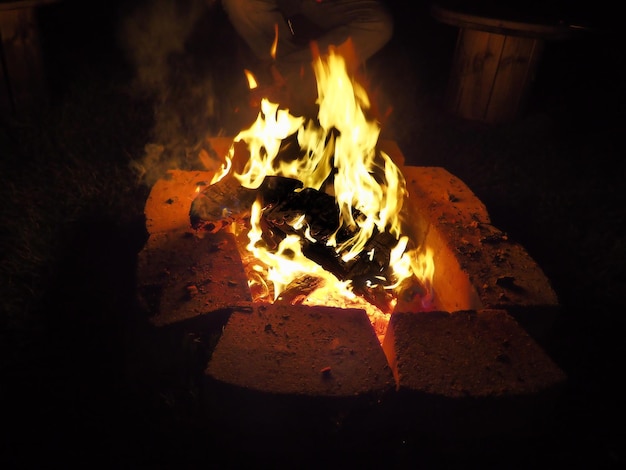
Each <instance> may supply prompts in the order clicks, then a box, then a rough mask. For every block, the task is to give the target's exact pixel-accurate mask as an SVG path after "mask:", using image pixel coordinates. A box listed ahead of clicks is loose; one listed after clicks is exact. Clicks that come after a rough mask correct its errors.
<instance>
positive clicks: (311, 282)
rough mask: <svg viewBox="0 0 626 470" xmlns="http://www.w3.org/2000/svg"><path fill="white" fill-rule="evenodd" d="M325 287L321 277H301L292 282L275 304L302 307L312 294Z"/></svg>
mask: <svg viewBox="0 0 626 470" xmlns="http://www.w3.org/2000/svg"><path fill="white" fill-rule="evenodd" d="M323 285H324V279H322V278H321V277H317V276H308V275H307V276H301V277H299V278H298V279H294V280H293V281H292V282H290V283H289V284H288V285H287V287H286V288H285V289H284V290H283V291H282V292H281V293H280V296H279V297H278V298H277V299H276V301H275V302H274V303H275V304H277V305H281V304H282V305H300V304H302V303H303V302H304V301H305V300H306V298H307V297H308V296H309V295H310V294H311V293H312V292H314V291H315V290H317V289H319V288H320V287H322V286H323Z"/></svg>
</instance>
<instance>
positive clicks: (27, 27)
mask: <svg viewBox="0 0 626 470" xmlns="http://www.w3.org/2000/svg"><path fill="white" fill-rule="evenodd" d="M57 1H58V0H22V1H13V2H5V1H0V40H1V41H0V117H2V118H8V117H18V118H22V117H26V116H29V115H31V114H32V113H34V112H36V111H37V110H38V109H39V108H40V107H41V105H42V104H45V103H46V101H47V90H46V81H45V74H44V67H43V59H42V53H41V45H40V42H39V27H38V23H37V16H36V9H37V7H39V6H41V5H45V4H50V3H55V2H57Z"/></svg>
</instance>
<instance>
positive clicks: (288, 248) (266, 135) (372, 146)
mask: <svg viewBox="0 0 626 470" xmlns="http://www.w3.org/2000/svg"><path fill="white" fill-rule="evenodd" d="M274 52H275V51H274V49H273V53H274ZM313 66H314V71H315V75H316V78H317V86H318V101H317V103H318V105H319V114H318V119H317V122H313V121H312V120H308V121H307V120H306V119H305V118H303V117H298V116H293V115H291V114H290V113H289V110H287V109H281V108H280V106H279V104H276V103H271V102H270V101H269V100H268V99H262V100H261V111H260V112H259V114H258V116H257V119H256V121H255V122H254V123H253V124H252V126H251V127H250V128H248V129H246V130H243V131H241V132H240V133H239V134H238V135H237V136H236V137H235V139H234V142H233V145H232V146H231V148H230V150H229V155H228V156H227V163H226V164H225V165H224V167H223V168H222V171H221V172H220V173H219V176H217V175H216V178H217V179H219V178H222V177H223V176H224V175H225V174H227V173H228V172H229V171H230V162H231V161H232V159H233V158H234V152H235V143H238V142H243V143H245V144H246V146H247V149H248V151H249V159H248V160H247V162H246V164H245V167H244V168H243V170H242V172H241V173H234V176H235V177H236V178H237V179H238V180H239V182H240V183H241V185H242V186H244V187H247V188H252V189H255V188H258V187H259V186H260V185H261V183H262V182H263V181H264V179H265V177H266V176H283V177H288V178H294V179H297V180H299V181H301V182H302V183H303V186H304V188H312V189H315V190H318V191H322V192H325V193H327V194H331V195H333V196H334V198H335V201H336V203H337V206H338V209H339V215H340V222H339V226H338V227H337V229H336V230H335V232H334V233H333V234H332V236H330V237H329V238H328V239H327V241H326V244H327V245H326V246H328V247H332V248H333V249H334V250H335V252H336V253H337V255H338V256H339V257H340V258H341V260H343V261H344V262H346V263H347V262H350V261H351V260H353V259H354V258H355V257H357V256H362V253H363V251H364V249H365V248H366V246H367V244H368V241H369V240H370V239H371V238H372V236H373V235H375V234H377V233H389V234H391V235H392V236H393V237H394V238H395V239H396V241H397V243H396V245H395V247H393V248H392V249H391V252H390V260H389V266H390V268H391V272H392V273H393V274H392V275H391V276H387V277H391V278H385V276H384V275H382V274H381V276H377V277H376V278H375V279H371V280H370V281H369V282H370V283H371V284H372V285H375V284H377V283H379V284H382V285H383V286H385V289H388V290H390V291H392V290H393V289H396V288H398V286H400V285H401V284H402V282H403V281H404V280H405V279H407V278H410V277H412V276H415V277H416V278H417V279H419V280H420V281H421V282H422V284H423V285H424V286H425V287H426V288H427V289H428V290H429V291H430V285H431V280H432V276H433V274H434V263H433V261H432V258H433V257H432V252H431V251H430V250H427V249H423V250H421V251H419V252H418V249H417V247H415V246H411V241H410V239H409V237H408V236H407V235H405V234H404V228H405V227H404V226H403V212H402V208H403V203H404V201H405V200H406V198H407V197H408V191H407V187H406V181H405V179H404V176H403V175H402V172H401V171H400V169H399V168H398V166H396V164H395V163H394V162H393V161H392V159H391V158H390V157H389V155H387V154H386V153H384V152H382V151H380V150H378V149H377V143H378V138H379V135H380V126H379V124H378V123H377V122H376V121H374V120H371V119H368V118H367V117H366V111H367V110H368V109H369V107H370V101H369V98H368V96H367V93H366V91H365V89H364V88H363V87H362V86H361V85H360V84H359V83H358V82H357V81H356V80H354V79H353V78H351V77H350V76H349V75H348V72H347V67H346V64H345V60H344V58H343V57H342V56H341V55H339V54H337V53H335V49H330V51H329V54H328V56H326V57H322V56H319V57H318V58H317V59H316V60H315V61H314V63H313ZM293 137H295V138H296V140H297V143H298V145H299V151H300V152H301V154H302V157H301V158H295V159H284V158H281V157H280V155H279V153H280V150H281V145H282V144H283V142H284V141H285V140H286V139H287V138H293ZM217 179H216V180H217ZM262 210H263V209H262V207H261V205H260V203H256V204H255V205H254V207H253V208H252V216H251V222H250V223H251V229H250V231H249V233H248V237H249V243H248V246H247V248H248V250H250V252H251V253H253V255H254V257H255V258H256V259H257V260H258V261H259V262H261V263H262V264H263V265H265V267H266V269H267V280H268V281H271V283H272V285H273V299H274V300H276V299H278V298H280V295H281V292H283V290H284V289H285V287H286V286H288V285H289V283H290V282H292V281H294V280H295V279H298V278H299V277H300V276H303V275H308V276H311V275H313V276H316V277H319V278H320V279H323V280H324V282H323V283H321V287H320V288H319V289H317V290H316V292H314V294H312V295H310V296H309V297H308V298H307V300H306V302H305V303H315V302H316V300H315V299H316V297H318V298H319V299H318V300H317V301H319V302H321V303H324V304H325V305H329V302H328V298H329V296H331V295H332V296H334V295H336V294H337V293H340V296H342V297H343V298H344V299H349V300H350V301H354V297H355V296H354V294H353V293H352V292H351V281H339V280H338V279H337V278H336V277H335V276H334V275H333V274H331V273H328V272H326V271H325V270H324V269H323V268H322V267H321V266H319V265H318V264H316V263H315V262H313V261H311V260H310V259H308V258H307V257H306V256H304V255H303V254H302V249H301V247H302V243H303V240H302V239H300V237H299V236H291V235H289V236H286V237H285V238H284V239H283V240H282V241H281V242H280V244H279V246H278V247H277V248H276V249H273V250H270V249H268V247H266V246H265V243H264V242H263V239H262V229H261V223H260V222H261V215H262ZM288 223H289V224H290V225H291V226H292V227H295V228H298V229H300V228H304V229H306V221H305V220H304V218H303V217H298V218H296V219H294V220H292V221H289V222H288ZM342 229H343V230H342ZM340 231H341V232H340ZM305 233H306V235H305V237H306V238H307V241H308V242H310V243H321V241H319V240H316V239H315V238H314V237H313V236H311V235H310V232H306V231H305ZM339 233H342V234H345V233H349V234H350V236H349V237H348V238H347V239H346V237H345V236H344V237H343V239H341V240H339V238H338V234H339ZM369 255H370V256H371V257H373V256H374V255H375V253H369ZM429 296H430V297H432V294H431V293H430V292H428V293H427V295H426V297H429ZM330 304H333V305H334V303H330ZM367 310H371V308H369V307H368V308H367ZM379 313H380V312H379ZM389 313H390V312H382V314H383V315H385V314H389ZM370 318H372V317H371V316H370Z"/></svg>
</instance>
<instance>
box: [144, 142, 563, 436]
mask: <svg viewBox="0 0 626 470" xmlns="http://www.w3.org/2000/svg"><path fill="white" fill-rule="evenodd" d="M238 142H240V140H238V139H237V138H234V139H233V138H211V139H209V140H208V142H207V147H208V148H210V149H211V153H213V154H214V155H215V156H217V158H218V159H220V161H221V163H223V165H222V166H221V167H218V166H216V165H215V164H214V163H213V162H212V161H211V160H210V159H206V158H205V160H204V161H206V162H207V171H180V170H171V171H169V172H168V174H167V176H166V177H164V178H162V179H161V180H159V181H157V183H156V184H155V185H154V186H153V187H152V191H151V193H150V196H149V198H148V201H147V203H146V207H145V215H146V224H147V229H148V232H149V235H150V236H149V239H148V241H147V243H146V245H145V247H144V249H143V250H142V251H141V253H140V254H139V263H138V278H139V290H140V292H139V294H140V297H141V299H142V301H143V303H144V305H145V307H146V309H147V310H148V311H149V312H150V314H151V317H150V321H151V323H152V325H153V326H154V327H155V328H158V329H162V330H167V329H168V328H171V329H172V330H173V331H179V330H177V329H176V328H175V327H176V326H177V325H181V324H188V325H191V324H192V323H193V326H191V328H195V329H202V328H203V326H202V325H203V323H202V320H203V319H210V318H220V319H221V320H220V322H221V324H222V325H223V328H222V330H221V334H220V336H219V339H218V341H217V344H216V346H215V347H214V349H213V350H212V351H211V354H210V358H209V359H207V361H206V366H205V367H204V373H203V375H204V382H205V384H206V386H207V388H208V389H211V390H212V393H211V397H212V399H211V400H209V402H210V409H211V410H212V411H211V413H213V414H215V413H216V412H217V410H219V412H220V413H221V414H222V415H223V417H224V420H223V423H230V425H231V426H232V425H233V423H236V426H237V427H238V428H239V430H245V431H246V432H247V431H249V430H251V429H254V430H256V431H257V432H261V433H263V432H275V431H276V429H275V428H274V427H273V426H275V425H276V424H275V423H277V422H279V423H281V424H280V425H281V426H282V427H283V431H284V428H285V423H286V422H290V423H292V424H293V426H295V427H298V426H302V425H305V424H306V421H307V420H311V419H317V417H316V416H317V415H318V413H319V411H320V410H326V411H328V410H331V409H332V410H335V411H337V413H339V414H340V415H341V416H346V414H350V413H352V414H354V413H357V411H356V410H358V414H360V415H366V416H369V419H370V421H371V422H376V423H378V424H380V422H381V420H383V421H384V420H392V419H393V420H394V422H396V423H397V422H403V423H405V424H406V425H415V423H419V426H427V427H428V429H429V430H430V432H437V431H439V432H445V433H446V434H450V433H451V432H454V433H462V434H466V433H470V434H471V435H472V436H478V435H481V434H482V433H484V432H494V431H499V430H502V429H504V428H506V427H510V426H517V425H518V424H519V423H520V421H521V420H523V418H527V417H528V411H529V410H531V409H532V410H535V411H536V410H537V409H539V408H538V405H540V404H542V403H546V398H550V397H552V396H553V394H554V393H555V392H556V391H558V390H559V388H560V387H561V386H562V385H563V384H564V382H565V379H566V378H565V375H564V373H563V372H562V371H561V370H560V369H559V367H558V366H557V365H556V364H555V363H554V362H553V361H552V360H551V359H550V357H548V356H547V355H546V354H545V352H544V351H543V350H542V348H541V347H540V346H539V344H538V343H537V342H536V341H538V340H539V339H540V338H541V335H542V334H544V333H545V332H546V331H547V330H549V329H550V326H551V324H552V322H553V321H554V319H555V316H556V314H557V313H558V309H559V305H558V299H557V296H556V294H555V293H554V291H553V290H552V288H551V286H550V282H549V280H548V279H547V278H546V276H545V275H544V273H543V272H542V270H541V269H540V267H539V266H538V265H537V264H536V263H535V262H534V261H533V259H532V258H531V257H530V256H529V254H528V253H527V252H526V251H525V250H524V248H523V247H522V246H520V245H519V244H517V243H516V242H515V241H513V240H511V239H509V238H508V237H507V235H506V234H505V233H503V232H502V231H500V230H498V229H497V228H496V227H494V226H493V225H492V223H491V221H490V218H489V215H488V212H487V210H486V208H485V206H484V205H483V204H482V203H481V202H480V201H479V200H478V199H477V198H476V196H475V195H474V194H473V193H472V191H471V190H470V189H469V188H468V187H467V186H466V185H465V184H464V183H463V182H462V181H461V180H459V179H458V178H456V177H455V176H454V175H452V174H450V173H449V172H447V171H446V170H445V169H443V168H439V167H414V166H407V165H405V160H404V156H403V154H402V152H401V151H400V149H399V148H398V146H397V145H396V144H395V143H394V142H392V141H376V140H375V146H376V148H377V151H380V152H382V153H383V154H384V155H386V156H388V159H389V161H388V163H389V164H390V165H395V166H397V168H398V169H399V172H400V174H401V175H402V176H403V178H404V181H405V186H406V194H407V200H406V202H405V204H404V206H403V209H402V211H404V212H403V214H404V220H406V221H408V224H407V226H406V227H405V229H406V231H405V232H404V233H408V234H410V237H408V238H409V240H408V244H407V246H414V247H422V248H423V251H422V253H427V255H428V256H427V257H426V258H424V265H425V266H426V268H428V269H425V270H424V272H423V273H421V274H424V277H421V278H420V279H419V282H418V283H416V282H411V283H409V286H410V288H409V289H404V290H402V289H401V290H396V291H395V292H396V295H395V296H394V298H393V299H392V300H391V301H389V302H377V300H380V296H379V295H378V294H377V292H379V291H378V290H376V286H374V287H371V286H372V283H371V282H370V281H371V279H368V281H367V282H363V284H362V289H361V290H360V291H358V290H356V289H355V291H357V293H360V294H362V295H360V296H357V297H361V301H362V300H363V298H365V299H366V300H369V301H370V302H366V303H370V304H371V303H374V304H377V305H375V306H376V307H377V308H378V309H379V311H380V309H381V307H382V314H377V313H373V314H372V313H370V312H369V311H368V308H367V307H366V306H365V305H364V304H363V302H361V303H357V304H351V303H347V304H340V303H335V302H334V301H328V303H326V304H324V303H323V302H319V301H318V302H316V303H315V304H311V305H308V304H306V302H305V300H306V298H307V297H308V296H309V294H310V293H311V292H313V291H315V290H316V289H317V287H318V283H317V281H316V279H318V278H319V276H320V274H318V273H317V271H316V273H315V274H314V275H313V276H309V274H308V273H299V274H298V275H297V279H296V281H297V282H295V283H294V282H293V281H292V282H289V283H285V286H284V288H283V289H282V290H281V291H280V292H274V295H273V296H272V295H268V292H266V291H264V289H265V288H266V287H267V284H268V283H267V281H264V282H258V279H256V276H257V274H256V273H257V271H255V269H250V266H251V265H252V266H253V265H255V261H256V260H255V257H256V255H254V256H251V255H250V253H251V252H252V251H253V250H252V249H250V244H248V245H247V246H246V244H245V243H244V242H242V239H244V238H245V237H249V236H250V233H249V232H252V229H250V230H249V232H242V231H241V227H240V224H239V222H241V220H244V221H246V220H247V221H248V223H249V220H250V219H254V217H255V216H254V214H253V210H249V209H250V205H251V204H252V201H254V200H255V199H257V197H258V196H259V194H258V192H259V190H255V191H256V192H255V193H254V194H252V195H251V193H250V192H249V191H248V190H246V189H245V188H244V189H241V190H239V189H238V188H239V186H238V185H237V184H235V185H230V186H219V185H218V184H217V183H216V182H219V181H222V180H221V179H220V178H222V177H223V176H222V175H221V173H223V169H224V168H225V167H226V166H227V165H226V164H227V163H229V164H233V165H234V166H235V168H238V171H241V169H242V164H241V160H244V161H247V162H250V161H251V158H250V157H249V155H247V154H244V155H245V156H244V157H241V153H240V152H241V148H240V147H239V146H238V145H237V143H238ZM238 158H239V160H240V161H239V163H238ZM229 159H230V160H229ZM389 174H390V172H389V171H387V172H386V173H385V175H389ZM265 181H267V180H265ZM254 187H255V188H260V187H262V186H261V185H260V184H257V185H256V186H254ZM233 188H234V189H233ZM290 191H291V190H290ZM290 191H287V192H290ZM206 194H209V196H210V197H208V198H207V197H205V196H206ZM274 196H275V194H274V193H272V196H271V197H274ZM265 197H266V198H267V195H266V196H265ZM198 201H201V209H202V210H200V209H199V208H198V204H199V202H198ZM238 203H241V204H242V207H241V208H238V207H236V206H237V204H238ZM316 204H317V205H320V204H321V203H320V202H319V200H317V199H316ZM276 205H277V204H276V201H275V200H274V199H272V201H271V203H266V207H270V206H271V207H276ZM296 212H297V211H296ZM215 214H217V216H215ZM331 218H332V217H331ZM239 219H241V220H239ZM263 222H264V221H263V219H261V223H260V224H259V225H260V226H261V227H262V226H263ZM270 222H272V221H270ZM265 224H266V227H267V225H268V224H269V225H270V229H271V228H272V227H271V224H270V223H269V222H268V221H265ZM310 225H314V224H310ZM293 226H295V224H294V225H293ZM293 226H292V227H291V228H293ZM297 227H300V225H298V226H297ZM291 228H290V229H289V230H291ZM329 229H332V227H329ZM331 231H332V230H331ZM304 233H305V231H302V234H303V235H302V236H301V238H304V237H310V238H311V239H314V237H315V236H319V233H320V228H319V227H317V229H315V230H313V229H312V230H311V231H310V232H306V235H305V234H304ZM379 233H380V232H379ZM262 237H263V236H261V237H260V238H257V239H256V240H257V241H258V240H260V239H261V238H262ZM286 238H288V235H285V234H282V233H281V234H280V236H279V239H280V241H282V240H283V239H286ZM396 238H397V239H400V240H402V238H401V237H396ZM266 239H267V237H266ZM275 241H276V240H275V239H272V238H270V240H269V241H267V240H264V243H266V244H272V243H274V242H275ZM340 241H341V240H340ZM274 244H275V245H279V243H278V242H277V243H274ZM364 246H366V247H368V248H367V249H363V250H362V252H361V253H360V254H359V255H361V254H362V253H368V254H369V253H372V255H371V259H372V260H373V261H372V262H373V263H375V262H377V258H376V253H375V250H374V249H370V248H369V245H367V244H365V245H364ZM376 249H377V250H378V251H381V250H382V251H385V248H384V247H383V248H382V249H381V248H379V245H377V248H376ZM393 249H394V247H393V246H392V249H390V250H387V251H389V252H393ZM344 251H347V250H344ZM290 253H291V252H290ZM293 257H294V256H293V253H291V254H290V258H289V259H292V258H293ZM390 257H391V255H389V256H388V257H387V258H390ZM250 258H252V260H251V259H250ZM357 258H358V257H357ZM331 259H332V255H331ZM342 259H343V258H342ZM346 259H350V258H346ZM361 259H362V258H361ZM394 259H395V258H394ZM403 259H404V258H399V257H398V258H397V261H396V263H397V264H401V262H402V260H403ZM321 263H322V264H324V260H322V262H321ZM319 264H320V263H316V265H319ZM327 264H328V263H327ZM331 264H332V263H331ZM390 264H393V263H390ZM345 265H349V266H352V265H350V264H349V263H348V262H346V263H345ZM345 265H343V264H340V265H339V266H340V268H343V267H344V266H345ZM392 267H393V266H392ZM384 268H385V269H386V268H387V267H386V266H385V267H384ZM331 269H335V271H337V272H339V274H340V276H341V275H342V274H344V271H342V270H341V269H339V268H337V267H336V264H335V265H333V267H332V268H331ZM348 271H349V270H348ZM359 272H360V271H359ZM380 272H381V273H382V272H383V271H382V270H381V271H380ZM384 273H385V276H382V275H381V276H380V277H381V278H383V277H384V281H387V278H388V277H391V276H390V275H387V274H386V273H387V271H384ZM413 273H416V271H415V270H414V271H413ZM311 278H312V280H311ZM412 279H413V280H415V277H413V278H412ZM384 281H381V283H383V282H384ZM326 282H328V281H326ZM337 284H339V282H338V281H337ZM353 284H356V283H353ZM259 286H261V287H259ZM386 287H388V286H386ZM266 290H271V289H269V288H267V289H266ZM372 292H374V295H372ZM383 298H384V299H387V297H384V296H383ZM372 299H373V300H374V302H371V300H372ZM355 305H356V306H355ZM361 306H362V307H361ZM207 321H208V320H207ZM311 410H314V411H311ZM533 415H534V414H533ZM459 419H460V421H461V422H462V425H459V422H458V421H459ZM450 420H454V425H451V421H450ZM425 423H428V424H425ZM361 424H363V423H361ZM286 428H287V429H291V427H290V426H286Z"/></svg>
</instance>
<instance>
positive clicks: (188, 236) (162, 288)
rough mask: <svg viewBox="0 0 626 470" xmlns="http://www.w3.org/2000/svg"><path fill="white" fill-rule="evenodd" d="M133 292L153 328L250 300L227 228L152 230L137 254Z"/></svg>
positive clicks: (236, 252)
mask: <svg viewBox="0 0 626 470" xmlns="http://www.w3.org/2000/svg"><path fill="white" fill-rule="evenodd" d="M137 272H138V293H139V298H140V301H141V302H142V304H143V306H144V308H145V309H146V310H147V311H148V312H149V314H150V315H151V317H150V321H151V322H152V323H153V324H154V325H155V326H164V325H168V324H173V323H176V322H180V321H182V320H189V319H191V318H193V317H197V316H199V315H203V314H206V313H209V312H212V311H215V310H219V309H224V308H230V307H232V306H236V305H239V304H242V303H249V302H251V301H252V297H251V294H250V289H249V288H248V280H247V276H246V274H245V271H244V268H243V265H242V263H241V258H240V256H239V252H238V249H237V245H236V242H235V236H234V235H233V234H231V233H228V232H218V233H216V234H208V233H207V234H203V237H202V238H200V237H199V236H198V234H196V233H195V232H193V231H189V230H177V231H174V230H172V231H169V232H166V233H155V234H152V235H151V236H150V237H149V239H148V241H147V243H146V245H145V246H144V248H143V249H142V250H141V252H140V253H139V255H138V266H137Z"/></svg>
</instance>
